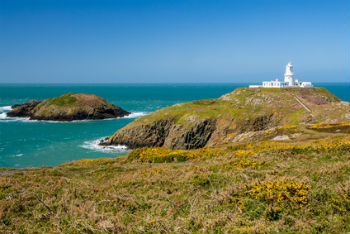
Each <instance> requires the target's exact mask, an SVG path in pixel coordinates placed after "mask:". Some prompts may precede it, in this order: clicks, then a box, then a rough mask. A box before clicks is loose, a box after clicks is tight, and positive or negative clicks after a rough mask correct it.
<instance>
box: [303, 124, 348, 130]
mask: <svg viewBox="0 0 350 234" xmlns="http://www.w3.org/2000/svg"><path fill="white" fill-rule="evenodd" d="M339 127H350V123H340V124H313V125H311V126H309V128H310V129H329V128H339Z"/></svg>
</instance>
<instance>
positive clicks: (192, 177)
mask: <svg viewBox="0 0 350 234" xmlns="http://www.w3.org/2000/svg"><path fill="white" fill-rule="evenodd" d="M336 129H337V128H333V127H332V126H331V127H326V128H323V127H322V126H315V128H314V129H308V130H305V131H306V132H307V133H308V134H309V135H307V136H308V137H306V138H303V139H302V140H301V141H300V142H289V143H272V142H261V143H259V144H257V145H252V144H245V145H226V146H221V147H220V148H215V149H201V150H194V151H184V150H182V151H171V150H166V149H158V148H156V149H145V150H143V149H140V150H136V151H133V153H131V154H130V155H129V156H128V157H121V158H116V159H96V160H80V161H77V162H72V163H68V164H64V165H61V166H58V167H39V168H28V169H22V170H18V169H13V170H10V169H0V173H1V174H2V176H1V177H0V220H1V222H0V232H1V233H111V232H116V233H276V232H280V233H345V232H349V231H350V225H349V224H350V215H349V214H350V200H349V199H350V182H349V174H350V166H349V160H350V152H349V141H348V137H349V134H348V132H349V128H347V130H346V131H345V134H344V133H341V132H339V131H338V132H337V131H335V130H336ZM344 140H346V142H344ZM336 142H338V143H336ZM339 142H342V143H339ZM155 162H169V163H155ZM259 189H260V190H259Z"/></svg>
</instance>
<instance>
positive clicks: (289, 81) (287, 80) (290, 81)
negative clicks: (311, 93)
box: [249, 62, 313, 88]
mask: <svg viewBox="0 0 350 234" xmlns="http://www.w3.org/2000/svg"><path fill="white" fill-rule="evenodd" d="M260 87H262V88H293V87H300V88H307V87H313V85H312V83H311V82H308V81H307V82H305V81H304V82H301V81H299V80H294V73H293V65H292V63H291V62H289V63H288V64H287V65H286V71H285V72H284V81H280V80H278V78H277V79H275V80H271V81H263V82H262V85H249V88H260Z"/></svg>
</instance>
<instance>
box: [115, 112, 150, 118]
mask: <svg viewBox="0 0 350 234" xmlns="http://www.w3.org/2000/svg"><path fill="white" fill-rule="evenodd" d="M145 115H147V112H132V113H131V114H129V115H127V116H124V117H121V119H133V118H138V117H142V116H145Z"/></svg>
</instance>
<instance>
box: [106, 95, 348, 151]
mask: <svg viewBox="0 0 350 234" xmlns="http://www.w3.org/2000/svg"><path fill="white" fill-rule="evenodd" d="M305 106H307V108H305ZM349 110H350V105H349V103H347V102H346V103H345V102H341V101H340V100H339V99H338V98H337V97H335V96H334V95H333V94H331V93H329V92H328V91H327V90H326V89H324V88H292V89H264V88H262V89H249V88H240V89H237V90H235V91H234V92H231V93H229V94H225V95H223V96H222V97H220V98H218V99H211V100H199V101H194V102H188V103H181V104H176V105H174V106H171V107H167V108H163V109H161V110H158V111H156V112H153V113H151V114H149V115H147V116H144V117H142V118H139V119H137V120H135V121H134V122H132V123H130V124H128V125H127V126H125V127H124V128H122V129H120V130H118V131H117V132H116V133H115V134H114V135H113V136H111V137H110V138H108V139H106V140H105V141H102V142H101V144H107V145H108V144H121V145H126V146H128V147H129V148H131V149H134V148H139V147H165V148H168V149H197V148H202V147H209V146H215V145H220V144H227V143H232V142H241V141H249V139H252V140H256V139H257V138H261V139H263V138H264V137H266V136H268V137H270V138H271V139H273V137H275V136H273V135H272V134H271V133H270V132H269V130H270V129H276V128H278V127H280V126H288V125H296V124H302V125H303V124H308V123H310V122H318V123H327V122H329V121H330V120H331V122H332V123H334V122H337V123H342V122H348V121H349V118H350V116H349V115H348V113H349ZM276 132H278V131H276ZM264 139H265V138H264Z"/></svg>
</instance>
